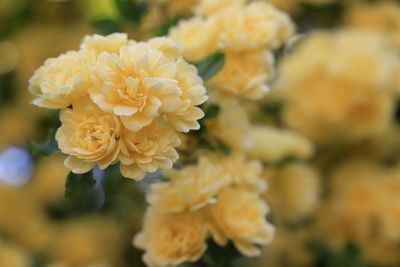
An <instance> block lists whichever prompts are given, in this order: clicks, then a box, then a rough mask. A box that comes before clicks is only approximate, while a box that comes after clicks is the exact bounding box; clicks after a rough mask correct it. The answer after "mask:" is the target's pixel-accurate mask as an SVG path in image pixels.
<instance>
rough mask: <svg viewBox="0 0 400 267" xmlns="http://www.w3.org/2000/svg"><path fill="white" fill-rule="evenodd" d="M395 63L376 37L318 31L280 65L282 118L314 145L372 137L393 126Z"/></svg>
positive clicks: (384, 45)
mask: <svg viewBox="0 0 400 267" xmlns="http://www.w3.org/2000/svg"><path fill="white" fill-rule="evenodd" d="M397 66H398V58H397V57H396V55H395V54H394V52H393V51H392V50H390V49H389V48H388V46H387V44H386V42H385V40H383V39H381V38H380V36H378V35H374V34H368V33H364V32H357V31H341V32H337V33H331V34H328V33H316V34H314V35H312V36H310V37H308V38H306V39H305V40H304V41H303V42H302V43H300V44H299V46H298V48H296V49H295V50H294V51H293V52H292V53H290V54H289V55H288V56H287V57H286V58H284V59H283V61H282V63H281V65H280V67H281V68H280V78H279V80H278V82H277V84H276V87H277V88H279V89H282V90H283V91H282V92H284V94H285V95H286V105H285V109H284V114H283V116H284V120H285V122H286V123H287V125H289V126H290V127H292V128H294V129H296V130H298V131H299V132H300V133H302V134H304V135H305V136H306V137H309V138H310V139H312V140H313V141H315V142H317V143H326V142H329V141H336V142H340V141H350V142H352V141H353V142H354V141H357V140H360V139H365V138H371V137H375V136H377V135H379V134H381V133H382V132H384V131H385V130H386V129H387V128H388V127H389V126H390V124H391V119H392V113H393V105H394V102H393V99H394V98H393V93H394V89H395V88H396V84H395V79H396V72H397V70H398V68H397Z"/></svg>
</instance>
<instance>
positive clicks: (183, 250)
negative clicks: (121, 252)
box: [134, 208, 207, 267]
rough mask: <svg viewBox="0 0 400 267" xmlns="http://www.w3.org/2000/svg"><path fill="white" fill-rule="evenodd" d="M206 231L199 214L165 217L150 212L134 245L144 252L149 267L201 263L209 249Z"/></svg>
mask: <svg viewBox="0 0 400 267" xmlns="http://www.w3.org/2000/svg"><path fill="white" fill-rule="evenodd" d="M206 237H207V228H206V225H205V223H204V220H203V219H202V217H201V214H200V213H198V212H189V213H175V214H165V213H159V212H157V210H156V209H153V208H150V209H148V210H147V212H146V215H145V219H144V229H143V231H141V232H139V233H138V234H137V235H136V236H135V239H134V245H135V246H136V247H138V248H141V249H144V250H145V254H144V255H143V260H144V262H145V263H146V264H147V265H149V266H155V267H156V266H157V267H162V266H175V265H178V264H180V263H183V262H185V261H189V262H194V261H196V260H198V259H199V258H200V257H201V255H202V254H203V253H204V251H205V250H206V243H205V239H206Z"/></svg>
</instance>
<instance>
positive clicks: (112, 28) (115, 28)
mask: <svg viewBox="0 0 400 267" xmlns="http://www.w3.org/2000/svg"><path fill="white" fill-rule="evenodd" d="M91 24H92V26H93V27H94V28H96V29H97V30H98V31H100V32H101V33H102V34H110V33H114V32H121V31H122V26H121V23H120V22H118V21H116V20H114V19H110V18H102V19H95V20H93V21H92V22H91Z"/></svg>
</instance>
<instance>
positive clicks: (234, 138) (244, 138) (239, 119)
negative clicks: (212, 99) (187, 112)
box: [206, 94, 251, 151]
mask: <svg viewBox="0 0 400 267" xmlns="http://www.w3.org/2000/svg"><path fill="white" fill-rule="evenodd" d="M216 103H217V104H218V105H219V107H220V112H219V113H218V117H217V118H216V119H213V120H206V126H207V135H208V136H209V137H210V138H215V137H216V138H219V139H221V140H222V141H223V142H225V143H226V144H227V145H228V146H229V147H230V148H233V149H235V150H239V151H240V150H244V149H246V148H248V147H249V145H250V144H251V143H250V141H251V139H250V138H249V134H248V132H249V127H250V120H249V118H248V114H247V111H246V109H245V107H244V106H243V104H242V102H240V99H238V98H236V97H232V96H229V95H223V94H218V97H217V101H216Z"/></svg>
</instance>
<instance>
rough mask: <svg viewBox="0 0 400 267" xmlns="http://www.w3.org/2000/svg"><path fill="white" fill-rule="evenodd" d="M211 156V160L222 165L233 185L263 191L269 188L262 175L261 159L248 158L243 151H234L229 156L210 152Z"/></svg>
mask: <svg viewBox="0 0 400 267" xmlns="http://www.w3.org/2000/svg"><path fill="white" fill-rule="evenodd" d="M209 158H210V159H209V160H210V162H212V163H213V164H214V165H215V166H221V167H222V168H223V172H224V173H226V174H228V175H229V178H230V184H231V185H234V186H241V187H244V188H246V189H247V190H249V191H254V192H263V191H265V189H266V188H267V185H266V183H265V182H264V180H263V179H262V177H261V173H262V170H263V168H262V164H261V162H260V161H258V160H248V159H246V157H245V156H244V154H242V153H232V155H229V156H223V155H220V154H210V155H209Z"/></svg>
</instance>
